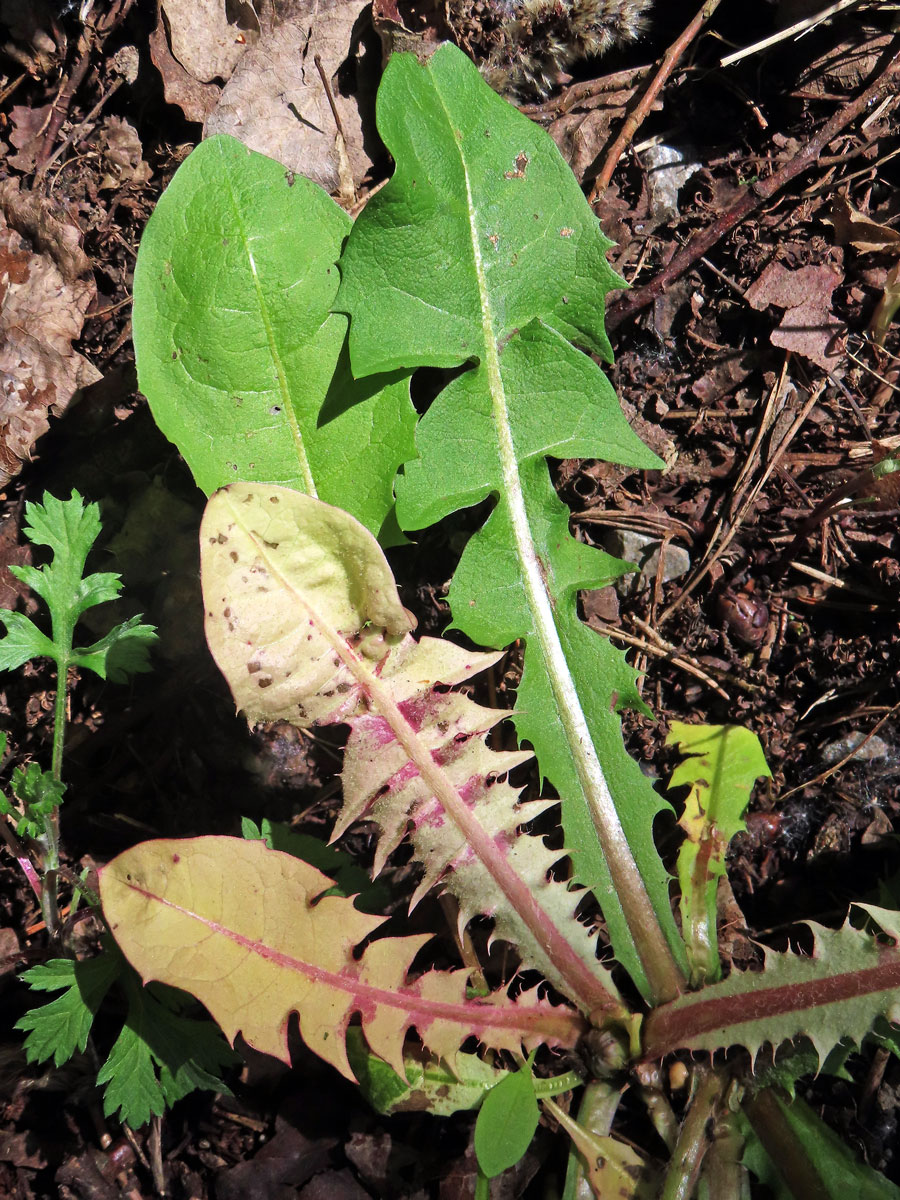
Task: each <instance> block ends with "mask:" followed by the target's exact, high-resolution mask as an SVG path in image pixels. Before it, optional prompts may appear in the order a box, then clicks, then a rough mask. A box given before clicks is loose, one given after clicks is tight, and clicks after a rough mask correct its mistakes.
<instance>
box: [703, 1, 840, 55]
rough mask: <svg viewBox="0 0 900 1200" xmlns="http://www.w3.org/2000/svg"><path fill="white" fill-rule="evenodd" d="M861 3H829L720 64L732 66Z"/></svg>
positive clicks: (739, 51) (735, 53)
mask: <svg viewBox="0 0 900 1200" xmlns="http://www.w3.org/2000/svg"><path fill="white" fill-rule="evenodd" d="M859 3H861V0H837V3H836V4H829V6H828V7H827V8H823V9H822V11H821V12H817V13H813V14H812V16H810V17H804V19H803V20H802V21H796V22H795V23H794V24H793V25H788V27H787V28H786V29H779V31H778V32H777V33H773V34H772V36H771V37H767V38H763V40H762V41H761V42H754V43H753V44H752V45H751V46H745V47H744V49H743V50H735V52H734V54H726V55H725V57H724V58H723V59H720V61H719V66H720V67H730V66H731V65H732V63H736V62H740V60H741V59H742V58H747V57H749V56H750V55H751V54H756V53H757V52H758V51H760V50H768V48H769V47H770V46H776V45H777V44H778V43H779V42H783V41H785V39H786V38H789V37H792V36H793V35H794V34H795V33H797V34H800V33H804V32H805V31H806V30H807V29H812V28H813V27H814V26H816V25H820V24H821V23H822V22H823V21H827V20H828V18H829V17H833V16H835V15H836V14H837V13H839V12H843V10H844V9H845V8H852V7H853V6H854V4H859Z"/></svg>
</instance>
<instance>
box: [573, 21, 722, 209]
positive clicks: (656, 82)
mask: <svg viewBox="0 0 900 1200" xmlns="http://www.w3.org/2000/svg"><path fill="white" fill-rule="evenodd" d="M719 3H720V0H705V3H704V4H703V6H702V8H701V9H700V11H699V12H698V13H697V15H696V16H695V17H694V19H693V21H691V23H690V25H688V26H687V28H686V29H685V30H684V32H683V33H681V34H680V35H679V36H678V37H677V38H676V39H675V41H674V42H673V43H672V45H671V46H670V47H669V48H668V50H667V51H666V52H665V54H664V55H663V60H662V62H661V63H660V66H659V70H658V71H657V72H656V75H655V76H654V78H653V81H652V83H651V84H650V86H649V87H648V88H647V90H646V92H644V94H643V96H642V97H641V99H640V102H639V104H638V105H637V107H636V108H635V110H634V112H632V113H631V114H629V116H627V117H626V118H625V123H624V124H623V126H622V128H621V129H620V130H619V136H618V137H617V138H616V140H615V142H613V144H612V147H611V149H610V151H609V153H608V154H607V156H606V161H605V162H604V164H603V169H602V170H601V172H600V174H599V175H598V176H597V178H596V179H595V180H594V186H593V187H592V188H591V194H590V196H589V197H588V200H589V202H590V203H591V204H594V203H595V202H596V201H597V200H599V199H600V197H601V195H602V194H603V193H604V192H605V191H606V189H607V187H608V186H609V181H610V180H611V179H612V177H613V171H615V169H616V164H617V163H618V161H619V159H620V158H621V157H622V154H623V153H624V151H625V149H626V147H627V146H628V144H629V142H630V141H631V139H632V138H633V137H634V135H635V134H636V133H637V131H638V129H639V128H640V127H641V125H642V124H643V123H644V120H645V119H646V117H647V115H648V114H649V112H650V109H651V108H652V107H653V102H654V100H655V99H656V97H657V96H658V95H659V93H660V92H661V91H662V89H663V87H664V86H665V83H666V80H667V79H668V78H669V76H670V75H671V74H672V72H673V71H674V70H675V66H676V64H677V62H678V60H679V59H680V58H681V56H682V54H684V52H685V50H687V48H688V46H689V45H690V44H691V42H692V41H693V40H694V38H695V37H696V36H697V34H698V33H699V32H700V30H701V29H702V28H703V26H704V25H705V24H706V22H707V21H708V20H709V18H710V17H711V16H712V15H713V13H714V12H715V11H716V9H717V8H718V7H719Z"/></svg>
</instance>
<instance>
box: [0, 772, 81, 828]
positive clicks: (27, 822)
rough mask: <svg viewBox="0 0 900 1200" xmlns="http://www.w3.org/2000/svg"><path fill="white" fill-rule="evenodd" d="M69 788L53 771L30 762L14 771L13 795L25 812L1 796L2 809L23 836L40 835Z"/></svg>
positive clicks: (0, 804)
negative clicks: (13, 821)
mask: <svg viewBox="0 0 900 1200" xmlns="http://www.w3.org/2000/svg"><path fill="white" fill-rule="evenodd" d="M65 790H66V785H65V784H64V783H63V782H62V781H61V780H59V779H55V778H54V777H53V774H52V772H50V771H44V770H42V769H41V767H40V766H38V764H37V763H36V762H30V763H28V765H27V766H25V767H16V769H15V770H14V771H13V774H12V791H13V795H14V796H15V797H16V799H17V800H18V801H19V803H20V804H21V805H22V811H21V812H19V811H17V810H16V809H15V808H14V807H13V806H12V805H11V804H9V802H8V801H7V800H6V799H5V797H3V796H0V812H3V813H4V814H6V815H7V816H10V817H12V818H13V819H14V820H15V822H16V833H17V834H18V835H19V837H26V836H27V837H33V838H36V837H39V836H40V835H41V834H42V833H43V832H44V830H45V828H46V824H45V823H46V820H47V818H48V817H49V816H50V815H51V813H53V812H54V810H55V809H57V808H59V806H60V804H62V801H63V795H64V793H65Z"/></svg>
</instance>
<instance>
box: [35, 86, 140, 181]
mask: <svg viewBox="0 0 900 1200" xmlns="http://www.w3.org/2000/svg"><path fill="white" fill-rule="evenodd" d="M124 82H125V80H124V79H123V78H122V77H121V76H119V78H118V79H114V80H113V81H112V83H111V84H110V86H109V88H108V89H107V90H106V91H105V92H104V93H103V95H102V96H101V97H100V99H99V100H98V101H97V103H96V104H95V105H94V107H93V108H92V109H91V111H90V112H89V113H88V115H87V116H86V117H85V118H84V120H83V121H81V122H80V123H79V124H78V125H76V126H75V128H74V129H73V130H72V132H71V133H70V134H69V136H68V137H67V138H66V139H65V141H62V142H60V144H59V145H58V146H57V147H56V149H55V150H54V151H53V153H52V154H51V155H50V157H49V158H48V159H47V160H46V162H44V163H42V164H41V166H40V167H38V169H37V171H36V172H35V177H36V178H38V179H39V178H40V177H41V176H42V175H44V174H46V172H47V171H49V170H50V168H51V167H52V166H53V164H54V163H55V162H56V160H57V159H58V158H59V157H60V155H61V154H65V152H66V150H68V148H69V147H70V146H71V145H72V143H73V142H75V141H77V140H78V138H80V137H81V135H82V133H83V132H84V131H85V130H86V129H87V128H88V127H89V126H90V124H91V122H92V121H93V120H94V118H95V117H96V116H97V115H98V113H99V112H100V109H101V108H103V106H104V104H106V102H107V100H109V98H110V97H111V96H114V95H115V94H116V92H117V91H118V90H119V88H120V87H121V86H122V84H123V83H124Z"/></svg>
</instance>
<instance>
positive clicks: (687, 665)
mask: <svg viewBox="0 0 900 1200" xmlns="http://www.w3.org/2000/svg"><path fill="white" fill-rule="evenodd" d="M591 629H596V630H597V632H598V633H602V634H603V635H604V637H608V638H611V639H613V640H615V641H619V642H624V643H625V644H626V645H627V646H634V647H635V649H637V650H643V651H644V653H645V654H650V655H652V656H653V657H654V658H664V659H665V660H666V661H667V662H670V663H671V664H672V666H673V667H679V668H680V669H681V670H682V671H685V672H687V674H688V675H693V676H694V678H695V679H699V680H700V682H701V683H705V684H706V686H707V687H709V688H712V690H713V691H714V692H718V694H719V695H720V696H721V697H722V699H723V700H727V701H728V703H729V704H730V703H731V697H730V696H729V695H728V693H727V692H726V691H725V689H724V688H722V687H720V686H719V684H718V683H716V681H715V679H713V677H712V676H711V675H707V674H706V672H705V671H703V670H701V668H700V667H698V666H697V665H696V664H695V663H693V662H691V660H690V659H688V658H684V657H683V656H682V655H680V654H679V653H678V652H677V651H676V650H675V647H674V646H671V645H670V644H669V643H668V642H663V641H662V639H658V640H659V641H660V643H661V644H659V645H655V644H654V643H653V642H651V641H648V640H647V639H646V638H642V637H637V636H636V635H635V634H633V633H625V631H624V630H622V629H613V627H612V626H611V625H605V624H604V623H603V622H602V621H596V620H595V621H592V622H591Z"/></svg>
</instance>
